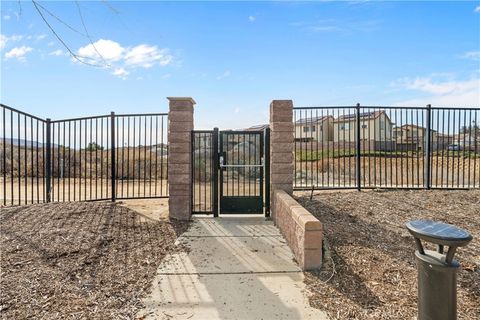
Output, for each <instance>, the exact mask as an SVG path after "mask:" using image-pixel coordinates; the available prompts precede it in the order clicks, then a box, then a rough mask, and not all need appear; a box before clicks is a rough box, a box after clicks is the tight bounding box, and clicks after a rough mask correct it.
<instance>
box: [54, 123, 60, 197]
mask: <svg viewBox="0 0 480 320" xmlns="http://www.w3.org/2000/svg"><path fill="white" fill-rule="evenodd" d="M56 125H57V202H60V174H61V172H60V171H61V166H60V148H61V147H62V146H61V145H60V142H61V140H60V122H57V123H56ZM54 192H55V190H54Z"/></svg>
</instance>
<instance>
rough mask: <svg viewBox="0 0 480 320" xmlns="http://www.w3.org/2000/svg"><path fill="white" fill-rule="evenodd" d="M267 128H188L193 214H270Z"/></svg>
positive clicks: (268, 133)
mask: <svg viewBox="0 0 480 320" xmlns="http://www.w3.org/2000/svg"><path fill="white" fill-rule="evenodd" d="M269 139H270V131H269V129H266V130H265V131H218V129H214V130H209V131H205V130H202V131H193V132H192V164H193V165H192V170H193V181H192V196H193V201H192V204H193V206H192V212H193V214H199V213H204V214H213V215H214V216H218V213H221V214H232V213H236V214H253V213H265V215H266V216H269V214H270V208H269V203H270V188H269V186H270V183H269V170H270V169H269V163H270V159H269V154H270V150H269V145H270V143H269Z"/></svg>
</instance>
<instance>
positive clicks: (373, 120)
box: [333, 110, 393, 142]
mask: <svg viewBox="0 0 480 320" xmlns="http://www.w3.org/2000/svg"><path fill="white" fill-rule="evenodd" d="M356 126H357V116H356V114H348V115H344V116H340V117H338V118H337V119H335V120H334V121H333V141H334V142H344V141H347V142H348V141H350V142H354V141H355V132H356ZM392 128H393V123H392V121H391V120H390V118H389V117H388V115H387V114H386V113H385V111H383V110H380V111H374V112H365V113H361V114H360V140H361V141H381V142H384V141H392Z"/></svg>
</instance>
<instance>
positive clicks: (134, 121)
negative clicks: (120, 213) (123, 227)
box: [132, 117, 137, 197]
mask: <svg viewBox="0 0 480 320" xmlns="http://www.w3.org/2000/svg"><path fill="white" fill-rule="evenodd" d="M136 122H137V119H136V118H135V117H133V137H132V143H133V147H132V151H133V156H132V158H133V160H132V161H133V166H132V167H133V168H132V169H133V170H132V180H133V181H132V197H135V126H136Z"/></svg>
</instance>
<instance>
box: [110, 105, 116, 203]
mask: <svg viewBox="0 0 480 320" xmlns="http://www.w3.org/2000/svg"><path fill="white" fill-rule="evenodd" d="M110 121H111V125H110V126H111V134H110V138H111V139H112V142H111V143H110V144H111V150H112V173H111V175H112V202H115V201H116V183H115V178H116V177H115V172H116V170H115V169H116V168H115V156H116V155H115V153H116V150H115V112H113V111H112V112H111V113H110Z"/></svg>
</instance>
